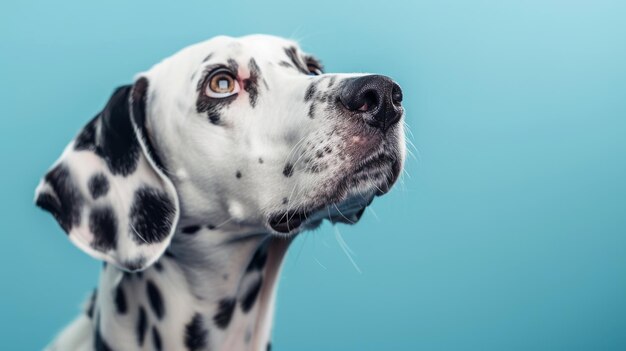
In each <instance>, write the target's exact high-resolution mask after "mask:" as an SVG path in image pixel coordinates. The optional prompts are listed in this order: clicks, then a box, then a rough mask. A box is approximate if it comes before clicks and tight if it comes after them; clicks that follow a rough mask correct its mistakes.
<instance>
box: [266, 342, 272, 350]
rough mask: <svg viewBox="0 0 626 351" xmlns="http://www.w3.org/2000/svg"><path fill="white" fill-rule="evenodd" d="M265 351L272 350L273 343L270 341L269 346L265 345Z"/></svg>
mask: <svg viewBox="0 0 626 351" xmlns="http://www.w3.org/2000/svg"><path fill="white" fill-rule="evenodd" d="M265 351H272V343H271V342H268V343H267V346H266V347H265Z"/></svg>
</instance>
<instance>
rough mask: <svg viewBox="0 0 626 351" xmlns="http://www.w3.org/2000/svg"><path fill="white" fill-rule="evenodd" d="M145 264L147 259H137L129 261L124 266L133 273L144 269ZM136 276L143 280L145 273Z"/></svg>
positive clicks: (137, 273) (138, 273)
mask: <svg viewBox="0 0 626 351" xmlns="http://www.w3.org/2000/svg"><path fill="white" fill-rule="evenodd" d="M145 264H146V258H145V257H137V258H135V259H134V260H129V261H126V262H124V264H123V265H122V266H124V268H126V269H127V270H129V271H131V272H132V271H136V270H139V269H142V268H144V266H145ZM135 274H136V276H137V278H141V277H142V276H143V272H136V273H135Z"/></svg>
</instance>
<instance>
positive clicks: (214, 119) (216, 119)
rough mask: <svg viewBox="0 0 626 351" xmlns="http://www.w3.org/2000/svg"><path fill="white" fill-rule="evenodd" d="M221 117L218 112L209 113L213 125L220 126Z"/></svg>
mask: <svg viewBox="0 0 626 351" xmlns="http://www.w3.org/2000/svg"><path fill="white" fill-rule="evenodd" d="M220 119H221V117H220V115H219V113H217V112H209V122H211V123H212V124H215V125H219V124H220Z"/></svg>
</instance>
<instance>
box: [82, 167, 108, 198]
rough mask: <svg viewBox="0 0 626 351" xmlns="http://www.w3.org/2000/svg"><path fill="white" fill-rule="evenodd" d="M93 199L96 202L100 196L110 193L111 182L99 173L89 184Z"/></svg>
mask: <svg viewBox="0 0 626 351" xmlns="http://www.w3.org/2000/svg"><path fill="white" fill-rule="evenodd" d="M87 187H88V188H89V192H90V193H91V197H92V198H93V199H94V200H95V199H97V198H99V197H100V196H104V195H106V194H107V192H109V180H108V179H107V177H106V176H105V175H104V174H102V173H97V174H95V175H94V176H92V177H91V178H89V182H88V183H87Z"/></svg>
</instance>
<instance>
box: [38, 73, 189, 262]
mask: <svg viewBox="0 0 626 351" xmlns="http://www.w3.org/2000/svg"><path fill="white" fill-rule="evenodd" d="M147 91H148V80H147V79H146V78H139V79H138V80H137V82H136V83H135V84H134V85H133V86H130V85H127V86H122V87H120V88H118V89H117V90H115V92H114V93H113V95H112V96H111V98H110V99H109V102H108V103H107V105H106V106H105V108H104V110H103V111H102V112H100V113H99V114H98V115H97V116H96V117H94V118H93V119H92V120H91V121H90V122H89V123H88V124H87V125H86V126H85V127H84V128H83V129H82V130H81V132H80V133H79V134H78V136H76V138H75V139H74V140H72V142H70V144H69V145H68V146H67V147H66V148H65V151H64V152H63V154H62V155H61V157H60V158H59V160H57V162H56V163H55V164H54V165H53V166H52V168H51V169H50V170H49V171H48V173H47V174H46V175H45V177H44V178H43V179H42V181H41V182H40V184H39V186H38V187H37V190H36V192H35V201H36V204H37V206H39V207H41V208H42V209H44V210H46V211H49V212H50V213H52V215H53V216H54V217H55V218H56V220H57V221H58V222H59V224H60V225H61V228H63V230H64V231H65V232H66V233H67V234H68V236H69V238H70V240H71V241H72V242H73V243H74V244H76V246H78V247H79V248H81V249H82V250H84V251H85V252H87V253H88V254H90V255H91V256H93V257H96V258H98V259H102V260H105V261H107V262H110V263H112V264H114V265H116V266H118V267H120V268H122V269H124V270H128V271H135V270H142V269H145V268H146V267H148V266H149V265H150V264H152V263H153V262H154V261H156V260H157V259H158V258H159V257H160V256H161V254H163V252H164V251H165V249H166V248H167V246H168V245H169V243H170V241H171V239H172V236H173V234H174V230H175V228H176V224H177V222H178V216H179V204H178V196H177V194H176V190H175V189H174V185H173V184H172V182H171V181H170V180H169V179H168V178H167V177H166V176H165V174H164V172H163V166H162V163H161V162H160V159H159V157H158V155H157V154H156V153H155V150H154V148H153V147H152V143H151V141H150V138H149V134H148V133H147V130H146V123H145V120H146V108H145V107H146V100H147Z"/></svg>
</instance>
